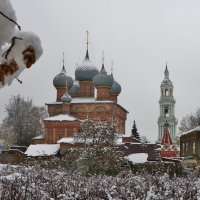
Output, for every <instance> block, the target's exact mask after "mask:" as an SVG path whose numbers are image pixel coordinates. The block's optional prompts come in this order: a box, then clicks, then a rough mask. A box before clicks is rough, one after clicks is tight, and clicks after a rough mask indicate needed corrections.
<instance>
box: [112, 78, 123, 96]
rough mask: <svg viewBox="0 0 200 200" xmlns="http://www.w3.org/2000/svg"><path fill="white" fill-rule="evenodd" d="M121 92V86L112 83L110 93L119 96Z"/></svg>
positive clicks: (115, 82)
mask: <svg viewBox="0 0 200 200" xmlns="http://www.w3.org/2000/svg"><path fill="white" fill-rule="evenodd" d="M121 90H122V88H121V85H120V84H119V83H118V82H117V81H114V82H113V85H112V87H111V88H110V93H112V94H120V93H121Z"/></svg>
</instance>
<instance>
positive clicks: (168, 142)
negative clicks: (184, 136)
mask: <svg viewBox="0 0 200 200" xmlns="http://www.w3.org/2000/svg"><path fill="white" fill-rule="evenodd" d="M161 144H162V145H172V144H173V142H172V138H171V135H170V133H169V130H168V128H166V129H165V132H164V135H163V138H162V142H161Z"/></svg>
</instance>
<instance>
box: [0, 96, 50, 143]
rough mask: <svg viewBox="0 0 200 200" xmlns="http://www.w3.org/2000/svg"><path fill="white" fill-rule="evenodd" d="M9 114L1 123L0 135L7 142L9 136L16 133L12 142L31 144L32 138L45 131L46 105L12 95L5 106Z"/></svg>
mask: <svg viewBox="0 0 200 200" xmlns="http://www.w3.org/2000/svg"><path fill="white" fill-rule="evenodd" d="M5 111H6V114H7V116H6V117H5V118H4V120H3V123H2V125H1V129H0V130H1V131H0V133H1V134H0V135H1V138H2V139H3V140H5V142H6V143H8V142H9V141H8V136H9V138H10V136H12V135H14V137H13V140H12V142H10V145H11V144H17V145H25V146H28V145H29V144H31V141H32V138H33V137H34V136H36V135H38V134H42V133H43V123H42V119H44V118H45V117H46V116H47V111H46V108H45V107H37V106H35V105H33V102H32V100H30V99H28V100H25V99H24V98H22V97H21V96H20V95H18V96H12V97H11V99H10V101H9V104H8V105H6V108H5Z"/></svg>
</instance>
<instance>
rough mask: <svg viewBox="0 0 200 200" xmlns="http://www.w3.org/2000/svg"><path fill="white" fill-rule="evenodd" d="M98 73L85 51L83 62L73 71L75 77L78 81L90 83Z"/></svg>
mask: <svg viewBox="0 0 200 200" xmlns="http://www.w3.org/2000/svg"><path fill="white" fill-rule="evenodd" d="M98 72H99V71H98V69H97V68H96V67H95V66H94V64H92V63H91V61H90V58H89V54H88V50H87V52H86V56H85V60H84V61H83V63H82V64H81V65H79V66H78V67H77V68H76V70H75V77H76V79H77V80H78V81H92V79H93V77H94V76H95V75H97V74H98Z"/></svg>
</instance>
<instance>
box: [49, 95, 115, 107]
mask: <svg viewBox="0 0 200 200" xmlns="http://www.w3.org/2000/svg"><path fill="white" fill-rule="evenodd" d="M62 103H63V102H57V101H56V102H50V103H46V104H47V105H51V104H52V105H54V104H62ZM71 103H75V104H76V103H113V101H98V100H96V98H94V97H78V98H73V99H72V101H71Z"/></svg>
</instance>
